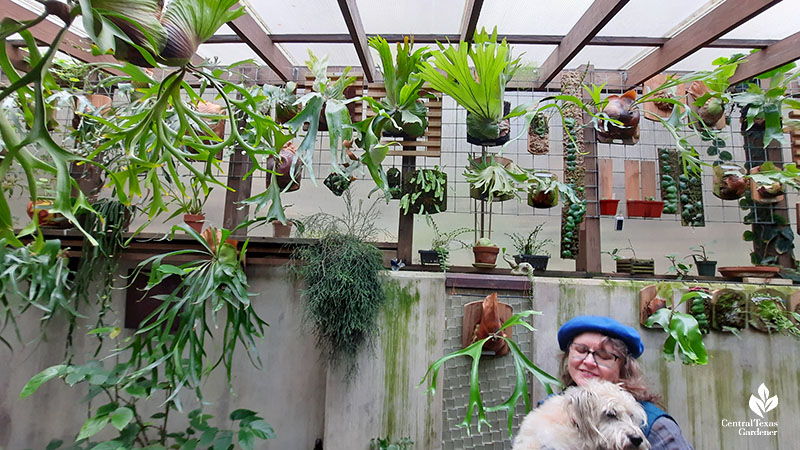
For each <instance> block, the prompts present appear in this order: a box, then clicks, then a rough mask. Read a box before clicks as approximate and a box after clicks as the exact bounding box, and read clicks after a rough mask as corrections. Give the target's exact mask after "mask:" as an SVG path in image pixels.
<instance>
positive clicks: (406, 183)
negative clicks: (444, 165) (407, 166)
mask: <svg viewBox="0 0 800 450" xmlns="http://www.w3.org/2000/svg"><path fill="white" fill-rule="evenodd" d="M420 172H422V173H423V176H425V174H428V175H432V176H436V177H438V178H439V179H443V180H444V182H443V184H444V186H443V189H441V191H440V192H436V190H428V191H426V190H425V189H424V187H423V186H420V185H419V184H417V182H416V180H417V178H418V177H419V174H420ZM406 194H409V195H411V196H412V198H414V197H415V196H416V199H415V200H413V201H412V202H411V203H410V204H409V207H408V214H436V213H439V212H442V211H447V174H446V173H445V172H442V171H440V170H437V169H417V170H414V171H412V172H409V173H408V179H406V180H403V195H406ZM416 194H419V195H418V196H417V195H416Z"/></svg>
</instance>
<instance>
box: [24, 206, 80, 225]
mask: <svg viewBox="0 0 800 450" xmlns="http://www.w3.org/2000/svg"><path fill="white" fill-rule="evenodd" d="M52 207H53V202H52V201H51V200H36V203H34V202H28V207H27V208H26V211H27V213H28V217H30V218H31V219H33V216H34V214H35V215H36V217H37V218H38V219H39V226H42V227H46V228H68V227H70V222H69V220H67V218H66V217H64V216H63V215H61V213H54V212H52V211H51V210H50V209H51V208H52Z"/></svg>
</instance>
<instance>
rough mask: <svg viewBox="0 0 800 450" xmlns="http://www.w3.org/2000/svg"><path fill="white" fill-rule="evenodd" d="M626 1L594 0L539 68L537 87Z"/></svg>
mask: <svg viewBox="0 0 800 450" xmlns="http://www.w3.org/2000/svg"><path fill="white" fill-rule="evenodd" d="M627 3H628V0H595V1H594V2H593V3H592V4H591V6H589V9H587V10H586V12H585V13H583V15H582V16H581V18H580V19H578V22H577V23H576V24H575V26H573V27H572V29H571V30H569V33H567V35H566V36H564V40H563V41H561V43H560V44H558V46H557V47H556V49H555V50H553V53H551V54H550V56H548V57H547V59H546V60H545V61H544V63H543V64H542V66H541V67H540V68H539V80H538V81H537V82H538V84H539V87H542V86H545V85H547V83H548V82H550V80H552V79H553V78H554V77H555V76H556V74H558V72H560V71H561V69H563V68H564V66H566V65H567V64H568V63H569V62H570V61H571V60H572V58H574V57H575V55H577V54H578V52H579V51H581V49H582V48H583V47H584V46H585V45H586V44H587V43H588V42H589V41H590V40H591V39H592V38H593V37H595V35H597V33H598V32H599V31H600V30H601V29H603V27H604V26H605V25H606V24H607V23H608V21H609V20H611V19H612V18H613V17H614V16H615V15H616V14H617V13H618V12H619V11H620V10H621V9H622V7H623V6H625V5H626V4H627Z"/></svg>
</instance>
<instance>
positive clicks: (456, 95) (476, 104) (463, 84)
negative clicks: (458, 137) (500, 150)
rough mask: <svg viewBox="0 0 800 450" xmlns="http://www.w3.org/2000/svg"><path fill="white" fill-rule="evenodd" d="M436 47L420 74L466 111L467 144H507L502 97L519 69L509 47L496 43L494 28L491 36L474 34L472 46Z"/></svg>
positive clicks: (461, 44)
mask: <svg viewBox="0 0 800 450" xmlns="http://www.w3.org/2000/svg"><path fill="white" fill-rule="evenodd" d="M437 44H438V46H439V49H438V50H433V51H432V52H431V61H432V62H431V61H425V62H423V63H422V68H421V70H420V72H421V73H422V78H423V79H424V80H425V81H426V82H428V83H429V84H430V85H431V87H432V88H434V89H436V90H437V91H440V92H443V93H445V94H447V95H449V96H451V97H453V99H455V101H456V102H457V103H458V104H459V105H461V106H462V107H464V108H465V109H466V110H467V141H468V142H470V143H472V144H475V145H483V146H493V145H501V144H503V143H504V142H506V141H508V139H509V134H510V131H511V127H510V123H509V122H508V119H509V112H508V110H507V108H508V107H506V106H505V102H504V101H503V95H504V93H505V90H506V84H507V83H508V81H509V80H511V78H512V77H513V76H514V73H515V72H516V71H517V70H518V69H519V67H520V64H519V58H517V59H513V58H512V57H511V46H510V45H509V44H508V43H507V42H506V40H505V39H503V40H502V42H499V43H498V42H497V28H495V29H494V30H493V32H492V34H489V33H487V32H486V30H485V29H484V30H482V31H481V32H476V33H475V38H474V39H473V41H472V43H467V42H463V41H462V42H460V43H459V44H458V45H449V46H447V47H445V46H444V45H443V44H442V43H437ZM473 68H474V69H473ZM523 113H524V112H523ZM520 114H522V113H520Z"/></svg>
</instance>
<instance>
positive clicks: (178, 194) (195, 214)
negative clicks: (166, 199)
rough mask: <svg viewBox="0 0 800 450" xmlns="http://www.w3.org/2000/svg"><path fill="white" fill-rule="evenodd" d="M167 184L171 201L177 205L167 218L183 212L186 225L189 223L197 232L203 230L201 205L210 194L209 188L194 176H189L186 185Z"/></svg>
mask: <svg viewBox="0 0 800 450" xmlns="http://www.w3.org/2000/svg"><path fill="white" fill-rule="evenodd" d="M167 186H168V188H167V189H168V190H169V192H170V195H171V197H172V203H174V204H175V205H177V208H176V209H175V211H173V212H172V214H171V215H170V216H169V217H168V218H167V220H169V219H172V218H173V217H177V216H178V215H179V214H183V221H184V223H186V225H189V226H190V227H191V228H192V229H193V230H194V231H196V232H198V233H200V232H201V231H203V224H204V223H205V221H206V216H205V213H204V212H203V207H204V206H205V204H206V202H207V201H208V196H209V195H210V194H211V188H209V187H206V186H203V185H202V183H200V182H199V181H198V180H197V178H195V177H192V178H191V180H190V182H189V185H188V186H181V187H175V186H173V185H171V184H168V185H167ZM187 187H188V189H187Z"/></svg>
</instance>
